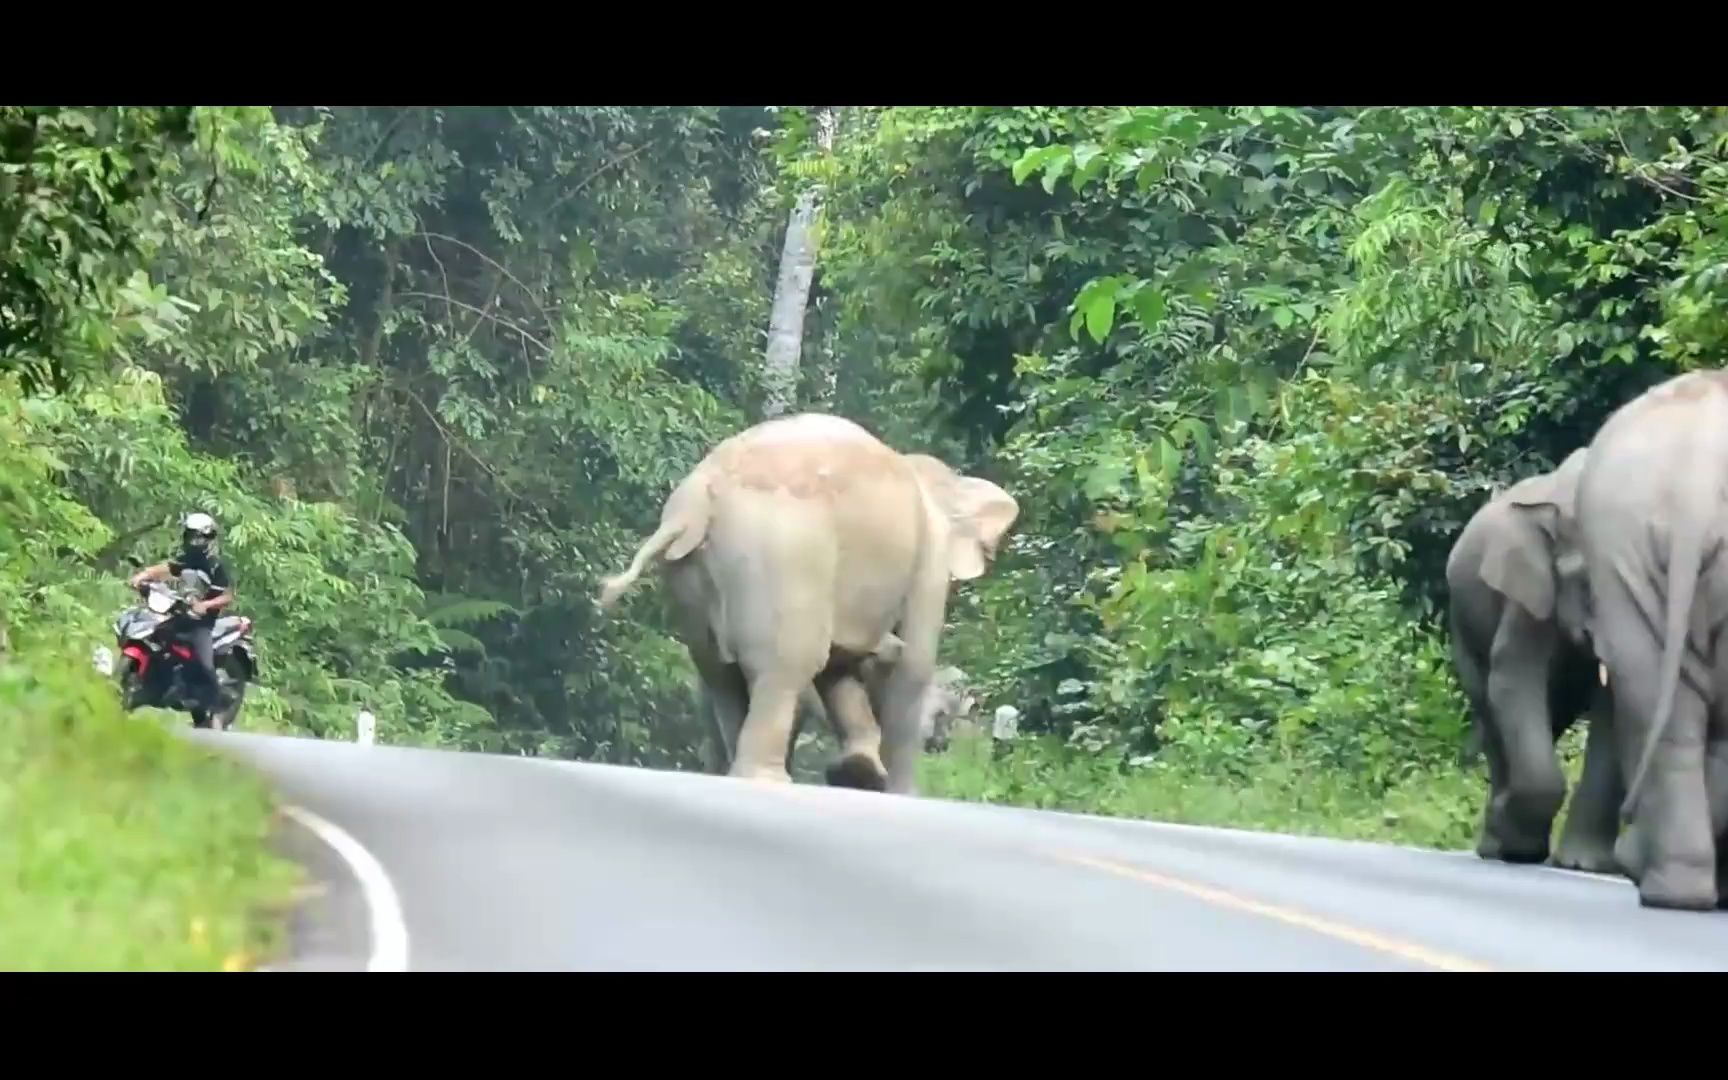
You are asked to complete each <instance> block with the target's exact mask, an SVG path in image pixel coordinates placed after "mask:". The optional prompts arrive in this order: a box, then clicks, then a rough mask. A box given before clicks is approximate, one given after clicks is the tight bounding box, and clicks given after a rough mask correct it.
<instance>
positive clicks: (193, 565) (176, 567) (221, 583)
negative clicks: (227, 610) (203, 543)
mask: <svg viewBox="0 0 1728 1080" xmlns="http://www.w3.org/2000/svg"><path fill="white" fill-rule="evenodd" d="M187 569H192V570H202V571H203V572H204V573H205V574H206V575H208V576H209V578H210V591H209V592H208V593H206V594H205V595H204V597H203V599H205V600H214V599H215V598H216V597H218V596H220V595H222V594H223V593H225V592H227V591H228V590H229V588H231V587H232V586H231V583H230V582H229V579H228V567H227V566H226V565H224V563H223V562H222V560H221V558H220V557H218V556H214V555H211V554H210V553H209V552H207V551H202V550H200V549H198V548H191V547H189V548H186V549H184V550H182V551H181V552H180V554H179V555H176V556H175V557H173V558H171V559H169V560H168V572H169V573H170V574H173V575H174V576H175V577H179V576H180V574H181V572H182V571H184V570H187ZM216 616H217V613H216V612H214V611H207V612H205V613H204V616H203V619H202V621H203V622H206V623H214V622H215V621H216Z"/></svg>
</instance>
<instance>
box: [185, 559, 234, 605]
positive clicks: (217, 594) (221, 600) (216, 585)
mask: <svg viewBox="0 0 1728 1080" xmlns="http://www.w3.org/2000/svg"><path fill="white" fill-rule="evenodd" d="M233 602H234V589H233V588H232V587H231V586H230V585H229V583H228V568H227V567H226V566H223V565H222V564H221V563H217V564H216V565H215V566H213V567H211V568H210V594H209V595H208V596H206V597H205V598H204V599H202V600H200V601H198V602H197V603H196V604H193V605H192V610H193V612H194V613H195V614H198V615H203V614H205V613H207V612H211V611H221V610H222V609H223V608H225V607H227V606H228V605H229V604H232V603H233Z"/></svg>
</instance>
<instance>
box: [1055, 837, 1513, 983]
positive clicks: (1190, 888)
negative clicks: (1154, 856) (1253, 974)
mask: <svg viewBox="0 0 1728 1080" xmlns="http://www.w3.org/2000/svg"><path fill="white" fill-rule="evenodd" d="M1044 854H1045V855H1046V856H1048V857H1049V858H1052V859H1058V860H1061V861H1062V862H1069V863H1074V864H1076V865H1078V866H1089V867H1091V868H1093V869H1094V870H1102V871H1104V872H1105V873H1108V874H1116V875H1118V876H1121V877H1126V878H1132V879H1134V880H1136V881H1143V882H1145V883H1147V884H1149V885H1156V886H1158V887H1159V888H1161V889H1169V890H1171V891H1172V892H1179V893H1184V894H1186V895H1188V896H1192V897H1194V898H1196V899H1198V900H1204V901H1206V902H1207V903H1209V904H1216V905H1217V906H1219V907H1225V908H1231V909H1233V910H1236V911H1246V912H1249V913H1250V914H1254V915H1260V916H1263V917H1264V918H1268V919H1276V920H1277V921H1279V922H1282V923H1288V924H1289V925H1291V926H1299V927H1301V928H1302V929H1304V930H1312V931H1313V932H1315V933H1317V934H1324V935H1326V936H1327V937H1333V938H1337V939H1339V940H1340V941H1348V942H1349V943H1350V944H1352V945H1360V946H1362V947H1363V948H1366V949H1374V950H1376V951H1379V952H1383V953H1389V954H1391V955H1393V956H1396V957H1398V958H1399V959H1401V960H1409V961H1411V962H1412V963H1416V964H1425V965H1427V966H1428V967H1433V968H1439V969H1440V970H1441V971H1494V970H1496V969H1495V968H1492V967H1489V966H1488V965H1487V964H1480V963H1477V962H1476V961H1474V960H1467V959H1465V958H1464V957H1461V956H1455V955H1453V954H1451V953H1446V952H1441V951H1439V950H1438V949H1430V948H1428V947H1427V946H1425V945H1417V944H1415V943H1414V942H1409V941H1400V940H1398V939H1397V938H1392V937H1387V936H1386V935H1384V934H1377V933H1375V932H1374V931H1372V930H1363V929H1360V928H1358V927H1354V926H1347V925H1345V924H1344V923H1339V922H1333V921H1332V920H1331V919H1322V918H1320V917H1319V916H1317V915H1309V914H1307V913H1306V912H1302V911H1296V910H1293V909H1291V908H1286V907H1279V906H1277V905H1276V904H1268V903H1265V902H1263V901H1260V900H1251V899H1249V898H1248V897H1245V896H1237V895H1236V894H1235V893H1231V892H1226V891H1225V890H1223V889H1219V888H1215V887H1213V886H1211V885H1202V884H1200V883H1199V882H1195V881H1185V880H1183V879H1182V878H1174V877H1170V876H1169V875H1168V874H1158V873H1153V872H1152V871H1150V870H1142V869H1140V868H1138V867H1134V866H1127V865H1124V864H1122V863H1118V862H1111V861H1110V860H1108V859H1098V858H1094V857H1092V856H1090V855H1079V854H1075V853H1073V852H1065V851H1046V852H1044Z"/></svg>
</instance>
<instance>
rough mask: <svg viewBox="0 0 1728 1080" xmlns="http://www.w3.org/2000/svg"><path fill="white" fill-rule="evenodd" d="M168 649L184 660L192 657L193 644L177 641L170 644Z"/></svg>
mask: <svg viewBox="0 0 1728 1080" xmlns="http://www.w3.org/2000/svg"><path fill="white" fill-rule="evenodd" d="M168 651H169V652H171V653H173V654H174V655H175V656H177V657H179V658H180V659H182V660H190V659H192V646H190V645H182V644H180V643H179V642H178V641H176V642H173V643H171V644H170V645H169V646H168Z"/></svg>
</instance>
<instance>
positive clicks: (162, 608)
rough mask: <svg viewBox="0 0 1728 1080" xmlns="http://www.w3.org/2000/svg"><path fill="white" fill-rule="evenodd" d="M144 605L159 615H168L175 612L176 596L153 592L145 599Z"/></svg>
mask: <svg viewBox="0 0 1728 1080" xmlns="http://www.w3.org/2000/svg"><path fill="white" fill-rule="evenodd" d="M144 603H145V604H146V605H147V606H148V607H149V608H150V610H151V611H154V612H155V613H156V614H158V615H166V614H168V613H169V612H170V611H173V610H174V594H172V593H165V592H153V593H151V594H150V595H149V596H147V597H145V598H144Z"/></svg>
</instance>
